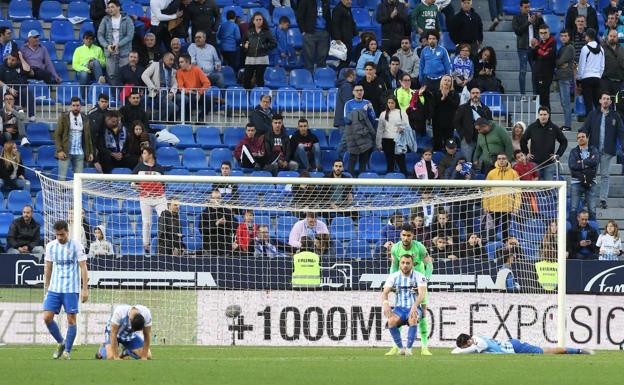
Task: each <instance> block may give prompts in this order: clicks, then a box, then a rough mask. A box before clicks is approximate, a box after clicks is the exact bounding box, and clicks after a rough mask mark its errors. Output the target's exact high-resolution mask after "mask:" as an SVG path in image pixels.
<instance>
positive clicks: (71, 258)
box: [45, 239, 87, 293]
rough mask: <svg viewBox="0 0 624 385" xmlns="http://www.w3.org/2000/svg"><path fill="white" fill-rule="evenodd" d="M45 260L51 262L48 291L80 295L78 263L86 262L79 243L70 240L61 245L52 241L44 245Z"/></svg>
mask: <svg viewBox="0 0 624 385" xmlns="http://www.w3.org/2000/svg"><path fill="white" fill-rule="evenodd" d="M45 260H46V261H50V262H52V277H51V279H50V286H49V287H48V291H51V292H54V293H80V267H79V265H78V262H81V261H86V260H87V256H86V255H85V253H84V248H83V247H82V244H81V243H80V242H78V241H74V240H71V239H70V240H68V241H67V242H65V244H61V243H59V241H57V240H53V241H52V242H50V243H48V244H47V245H46V251H45Z"/></svg>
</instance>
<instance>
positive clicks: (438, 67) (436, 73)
mask: <svg viewBox="0 0 624 385" xmlns="http://www.w3.org/2000/svg"><path fill="white" fill-rule="evenodd" d="M429 1H432V0H429ZM420 5H423V4H422V3H421V4H419V5H418V6H420ZM418 6H417V8H418ZM425 35H427V43H428V45H427V46H426V47H425V48H423V50H422V52H421V53H420V65H419V66H420V67H419V70H418V73H419V75H418V81H419V82H420V84H421V85H426V86H427V87H428V88H429V89H430V90H435V89H437V88H439V83H440V79H442V76H444V75H450V74H451V60H450V59H449V56H448V52H447V51H446V49H445V48H444V47H440V46H438V39H439V36H440V35H439V34H438V32H436V31H435V30H428V31H427V32H425Z"/></svg>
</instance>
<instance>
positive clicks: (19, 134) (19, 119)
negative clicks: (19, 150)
mask: <svg viewBox="0 0 624 385" xmlns="http://www.w3.org/2000/svg"><path fill="white" fill-rule="evenodd" d="M3 99H4V105H3V106H2V107H1V108H0V131H1V132H2V136H1V137H0V144H2V143H4V142H5V141H9V140H12V141H14V142H16V143H17V142H20V144H21V145H22V146H28V145H29V144H30V142H29V141H28V138H27V137H26V127H25V121H26V116H25V115H24V110H23V109H22V108H21V107H15V96H13V95H11V94H10V93H9V92H7V93H6V94H4V98H3Z"/></svg>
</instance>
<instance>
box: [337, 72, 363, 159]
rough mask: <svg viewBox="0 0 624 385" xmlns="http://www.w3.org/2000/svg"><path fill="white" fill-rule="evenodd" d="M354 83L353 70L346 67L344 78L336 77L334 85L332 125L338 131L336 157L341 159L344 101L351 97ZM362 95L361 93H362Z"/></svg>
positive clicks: (342, 150) (342, 151) (344, 144)
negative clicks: (338, 139)
mask: <svg viewBox="0 0 624 385" xmlns="http://www.w3.org/2000/svg"><path fill="white" fill-rule="evenodd" d="M354 83H355V70H353V69H352V68H347V69H346V70H345V71H344V79H338V81H337V82H336V87H337V88H338V92H337V93H336V108H335V110H334V127H337V128H338V130H339V132H340V143H338V148H336V151H338V157H339V158H340V159H342V155H343V154H344V152H345V146H346V142H345V136H344V128H345V119H344V118H345V113H344V108H345V105H346V103H347V102H348V101H349V100H351V99H353V85H354ZM362 96H363V95H362Z"/></svg>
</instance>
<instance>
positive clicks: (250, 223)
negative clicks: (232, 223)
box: [232, 210, 258, 255]
mask: <svg viewBox="0 0 624 385" xmlns="http://www.w3.org/2000/svg"><path fill="white" fill-rule="evenodd" d="M257 230H258V228H257V225H256V224H255V223H254V213H253V210H246V211H245V216H244V219H243V223H240V224H239V225H238V228H237V229H236V238H235V241H234V243H233V244H232V250H233V251H235V252H236V250H238V252H239V253H240V254H242V255H248V254H249V255H251V254H253V252H254V247H253V240H254V238H256V231H257Z"/></svg>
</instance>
